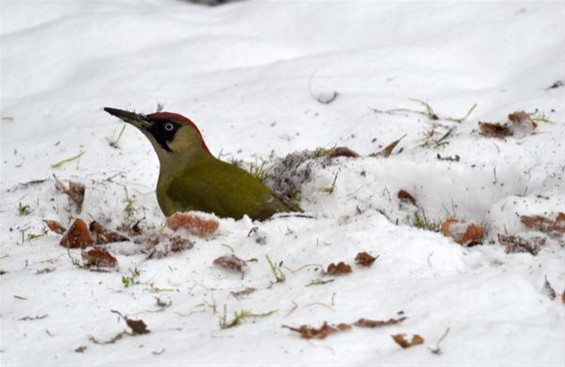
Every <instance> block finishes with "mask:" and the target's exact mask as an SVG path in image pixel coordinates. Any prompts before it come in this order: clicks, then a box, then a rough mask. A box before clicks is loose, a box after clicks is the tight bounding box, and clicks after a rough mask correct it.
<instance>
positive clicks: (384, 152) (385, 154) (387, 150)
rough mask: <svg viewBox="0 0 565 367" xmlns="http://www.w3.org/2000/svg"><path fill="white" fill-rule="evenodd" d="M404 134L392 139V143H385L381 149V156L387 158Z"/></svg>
mask: <svg viewBox="0 0 565 367" xmlns="http://www.w3.org/2000/svg"><path fill="white" fill-rule="evenodd" d="M405 136H406V134H405V135H403V136H402V137H400V138H399V139H398V140H395V141H393V142H392V143H390V144H389V145H387V146H386V147H385V148H384V149H383V150H381V154H382V156H383V157H385V158H388V157H389V156H390V155H391V154H392V151H393V150H394V148H395V147H396V146H397V145H398V143H400V141H401V140H402V139H404V137H405Z"/></svg>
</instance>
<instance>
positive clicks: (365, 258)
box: [355, 251, 377, 267]
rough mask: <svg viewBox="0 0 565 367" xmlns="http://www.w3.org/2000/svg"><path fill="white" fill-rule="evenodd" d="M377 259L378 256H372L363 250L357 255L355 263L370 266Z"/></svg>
mask: <svg viewBox="0 0 565 367" xmlns="http://www.w3.org/2000/svg"><path fill="white" fill-rule="evenodd" d="M376 259H377V258H376V257H374V256H372V255H371V254H369V253H368V252H365V251H363V252H360V253H358V254H357V256H355V263H356V264H357V265H361V266H365V267H370V266H371V265H373V263H374V262H375V260H376Z"/></svg>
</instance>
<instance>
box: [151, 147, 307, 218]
mask: <svg viewBox="0 0 565 367" xmlns="http://www.w3.org/2000/svg"><path fill="white" fill-rule="evenodd" d="M157 199H158V201H159V205H160V206H161V210H162V211H163V213H165V215H167V216H169V215H171V214H173V213H174V212H177V211H188V210H198V211H203V212H209V213H214V214H216V215H218V216H220V217H231V218H235V219H240V218H242V217H243V216H244V215H248V216H249V217H250V218H252V219H257V220H264V219H267V218H269V217H271V216H272V215H273V214H275V213H278V212H288V211H290V210H300V209H299V208H298V207H293V208H291V207H290V205H289V204H285V203H284V202H283V201H282V200H281V199H279V198H278V197H277V196H276V195H275V194H274V193H273V192H272V191H271V190H270V189H269V188H267V187H266V186H265V185H264V184H263V183H261V182H260V181H259V180H258V179H256V178H255V177H254V176H252V175H251V174H250V173H248V172H246V171H244V170H242V169H240V168H238V167H236V166H234V165H231V164H229V163H226V162H223V161H220V160H219V159H215V158H213V159H210V160H206V161H205V162H202V163H200V164H195V165H192V164H191V165H189V166H188V167H186V168H185V169H183V170H182V171H180V172H179V174H177V175H174V177H169V176H167V175H166V174H161V176H160V177H159V183H158V184H157Z"/></svg>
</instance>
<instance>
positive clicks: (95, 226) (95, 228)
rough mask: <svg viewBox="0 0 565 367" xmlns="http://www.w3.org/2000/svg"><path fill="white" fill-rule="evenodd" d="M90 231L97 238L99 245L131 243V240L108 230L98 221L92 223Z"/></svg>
mask: <svg viewBox="0 0 565 367" xmlns="http://www.w3.org/2000/svg"><path fill="white" fill-rule="evenodd" d="M89 228H90V231H91V232H92V234H94V237H96V243H97V244H99V245H105V244H108V243H114V242H124V241H129V238H127V237H126V236H124V235H122V234H120V233H118V232H113V231H110V230H108V229H106V228H105V227H104V226H103V225H102V224H100V223H98V222H97V221H92V222H90V225H89Z"/></svg>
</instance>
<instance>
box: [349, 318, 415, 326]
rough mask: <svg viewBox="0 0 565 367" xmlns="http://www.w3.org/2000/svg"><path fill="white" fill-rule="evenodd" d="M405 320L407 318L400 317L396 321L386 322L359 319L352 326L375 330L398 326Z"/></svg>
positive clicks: (389, 320)
mask: <svg viewBox="0 0 565 367" xmlns="http://www.w3.org/2000/svg"><path fill="white" fill-rule="evenodd" d="M406 319H407V317H400V318H398V319H392V318H391V319H388V320H386V321H379V320H369V319H359V320H357V321H355V323H354V325H355V326H359V327H365V328H377V327H383V326H390V325H395V324H399V323H401V322H402V321H404V320H406Z"/></svg>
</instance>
